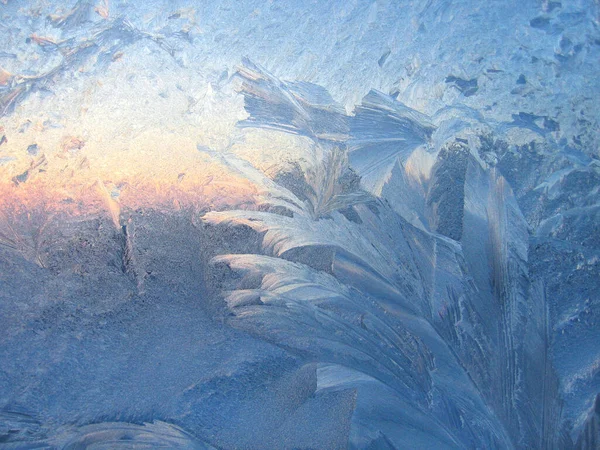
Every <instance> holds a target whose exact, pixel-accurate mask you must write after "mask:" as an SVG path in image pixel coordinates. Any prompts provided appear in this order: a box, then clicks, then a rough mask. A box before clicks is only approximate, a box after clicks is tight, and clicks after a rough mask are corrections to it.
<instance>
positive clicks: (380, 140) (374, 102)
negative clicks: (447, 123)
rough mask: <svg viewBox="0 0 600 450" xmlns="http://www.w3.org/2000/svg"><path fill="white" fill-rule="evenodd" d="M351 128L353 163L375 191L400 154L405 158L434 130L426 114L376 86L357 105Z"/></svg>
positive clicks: (381, 184)
mask: <svg viewBox="0 0 600 450" xmlns="http://www.w3.org/2000/svg"><path fill="white" fill-rule="evenodd" d="M350 128H351V130H352V131H351V135H352V137H351V139H350V140H349V142H348V149H349V153H350V156H349V158H350V164H351V165H352V167H353V168H354V169H356V171H357V172H358V173H359V175H361V177H362V182H363V186H365V188H366V189H367V190H369V191H370V192H371V193H373V194H375V195H380V194H381V189H382V188H383V185H384V183H385V181H387V179H388V178H389V174H390V173H391V171H392V169H393V168H394V165H395V164H396V161H397V160H398V158H400V160H401V162H404V161H405V160H406V159H407V157H408V156H409V155H410V153H411V152H412V151H413V150H414V149H415V148H417V147H418V146H420V145H423V144H425V143H426V142H427V141H428V139H429V138H430V137H431V134H432V132H433V130H434V127H433V125H432V124H431V122H430V121H429V118H428V117H427V116H425V115H424V114H421V113H419V112H417V111H415V110H413V109H411V108H409V107H407V106H406V105H404V104H402V103H400V102H398V101H396V100H394V99H393V98H392V97H390V96H388V95H385V94H383V93H381V92H379V91H375V90H372V91H370V92H369V93H368V94H367V95H366V96H365V98H364V99H363V101H362V104H361V105H359V106H357V107H356V109H355V111H354V116H353V117H352V118H351V119H350Z"/></svg>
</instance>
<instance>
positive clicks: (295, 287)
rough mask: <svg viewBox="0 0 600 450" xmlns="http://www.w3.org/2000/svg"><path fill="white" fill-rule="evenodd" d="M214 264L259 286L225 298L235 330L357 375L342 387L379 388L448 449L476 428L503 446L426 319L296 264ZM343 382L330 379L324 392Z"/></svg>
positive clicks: (264, 260) (250, 259)
mask: <svg viewBox="0 0 600 450" xmlns="http://www.w3.org/2000/svg"><path fill="white" fill-rule="evenodd" d="M213 262H214V263H216V264H219V263H221V264H226V265H227V266H229V267H230V268H231V269H232V270H233V271H234V272H237V273H240V274H243V275H251V277H250V278H251V279H256V280H260V281H258V283H257V285H256V286H255V287H252V288H250V289H244V290H241V291H230V292H227V293H225V300H226V301H227V304H228V306H229V308H230V309H231V311H232V313H233V314H234V316H233V317H232V319H231V322H232V323H233V324H234V325H235V326H236V327H239V328H242V329H244V330H247V331H249V332H250V333H252V334H256V335H258V336H260V337H261V338H263V339H265V340H268V341H270V342H272V343H274V344H277V345H279V346H282V347H284V348H286V349H289V350H292V351H294V352H296V353H298V354H300V355H302V356H304V357H308V358H309V359H314V360H316V361H319V362H320V363H322V364H337V365H339V366H340V367H343V368H344V369H341V370H342V371H344V372H348V371H350V372H353V373H355V374H363V375H354V376H353V378H352V380H351V381H348V380H347V379H345V381H344V383H346V388H347V387H350V386H351V387H353V388H355V389H364V388H366V387H365V385H364V382H366V381H369V383H375V384H378V383H380V384H383V385H384V386H386V387H387V388H390V389H391V391H390V393H389V395H393V396H397V397H399V398H400V399H404V400H401V402H404V401H407V403H410V404H411V405H412V406H410V408H414V413H415V414H417V415H418V416H419V417H421V419H422V422H421V423H427V424H429V426H432V427H433V426H435V427H436V428H441V429H443V430H444V431H443V432H441V435H443V436H446V438H448V439H450V440H451V441H453V442H455V443H456V442H462V443H463V445H465V444H467V443H468V444H469V445H474V444H475V442H476V441H477V440H478V439H480V438H479V437H478V436H479V433H478V432H476V430H475V429H476V428H477V427H478V426H481V427H482V428H484V429H494V430H496V431H495V432H494V434H495V435H491V436H488V437H486V439H490V441H488V442H487V444H488V445H490V442H495V443H500V442H503V444H505V445H506V444H507V442H508V441H507V438H506V436H504V434H503V431H502V427H501V426H500V425H499V424H498V422H497V419H496V418H495V417H494V415H493V414H491V413H490V411H489V409H487V407H486V406H485V404H484V403H483V401H482V399H481V397H480V393H479V392H478V390H477V389H476V387H475V386H474V385H473V383H472V381H471V380H470V378H469V377H468V375H467V373H466V372H465V370H464V368H462V367H461V366H460V364H459V363H458V361H457V360H456V356H455V355H454V354H453V352H452V351H451V350H450V348H449V347H448V346H447V345H446V344H445V343H444V341H443V340H442V339H441V337H440V336H439V335H438V334H437V333H436V332H435V330H434V329H433V328H432V327H431V325H429V324H428V323H427V322H426V321H425V320H423V319H420V318H418V317H417V316H415V315H410V314H408V315H402V316H396V315H390V314H388V313H387V312H386V311H385V309H383V308H381V307H380V305H379V302H378V301H375V300H374V299H373V298H371V297H369V296H368V295H365V294H364V293H362V292H360V291H357V290H355V289H353V288H351V287H349V286H347V285H344V284H342V283H340V282H339V281H338V280H337V279H336V278H335V277H333V276H332V275H329V274H326V273H323V272H317V271H315V270H313V269H311V268H310V267H308V266H306V265H303V264H299V263H294V262H289V261H284V260H281V259H278V258H273V257H267V256H260V255H224V256H220V257H217V258H215V259H214V260H213ZM250 299H251V300H252V301H249V300H250ZM240 300H245V301H240ZM329 375H331V374H329ZM365 375H366V377H365ZM342 379H344V377H337V379H329V380H328V384H329V387H330V388H332V386H334V385H336V384H337V383H340V382H342ZM457 385H460V386H461V389H460V394H459V393H458V391H456V389H455V388H456V386H457ZM367 389H368V388H367ZM376 389H379V390H382V389H383V390H385V388H383V387H379V388H376ZM438 396H440V397H439V399H438ZM441 399H443V401H441V403H439V400H441ZM367 403H368V402H367ZM372 406H373V405H372V404H371V407H372ZM365 407H366V406H365ZM363 412H364V411H363ZM359 413H360V411H359ZM391 420H394V419H391ZM456 420H459V421H460V420H468V422H469V423H471V424H475V425H473V427H474V428H473V429H460V427H457V426H456ZM448 436H452V437H448ZM478 444H479V445H483V442H482V441H479V442H478ZM475 446H477V445H475Z"/></svg>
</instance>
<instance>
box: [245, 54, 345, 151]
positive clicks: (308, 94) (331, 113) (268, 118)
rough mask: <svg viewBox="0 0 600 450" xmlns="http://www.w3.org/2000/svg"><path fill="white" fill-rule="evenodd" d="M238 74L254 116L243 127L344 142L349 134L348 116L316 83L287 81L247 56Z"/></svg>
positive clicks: (251, 115)
mask: <svg viewBox="0 0 600 450" xmlns="http://www.w3.org/2000/svg"><path fill="white" fill-rule="evenodd" d="M236 77H237V78H238V79H240V80H241V89H240V90H241V92H242V93H243V94H244V100H245V107H246V111H247V112H248V114H250V117H249V118H248V119H247V120H245V121H242V122H240V123H239V124H238V125H239V126H240V127H256V128H267V129H274V130H278V131H283V132H286V133H292V134H298V135H303V136H308V137H310V138H312V139H315V140H317V139H328V140H334V141H341V140H344V139H345V138H346V137H347V134H348V124H347V116H346V115H345V113H344V110H343V108H342V107H341V106H340V105H338V104H337V103H335V101H334V100H333V99H332V98H331V96H330V95H329V93H328V92H327V91H326V90H325V89H324V88H322V87H320V86H317V85H315V84H312V83H305V82H304V83H287V82H284V81H280V80H278V79H277V78H276V77H274V76H273V75H271V74H270V73H269V72H267V70H266V69H264V68H262V67H260V66H259V65H257V64H254V63H253V62H251V61H250V60H248V59H244V61H243V64H242V66H241V67H240V68H239V69H238V71H237V73H236Z"/></svg>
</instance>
